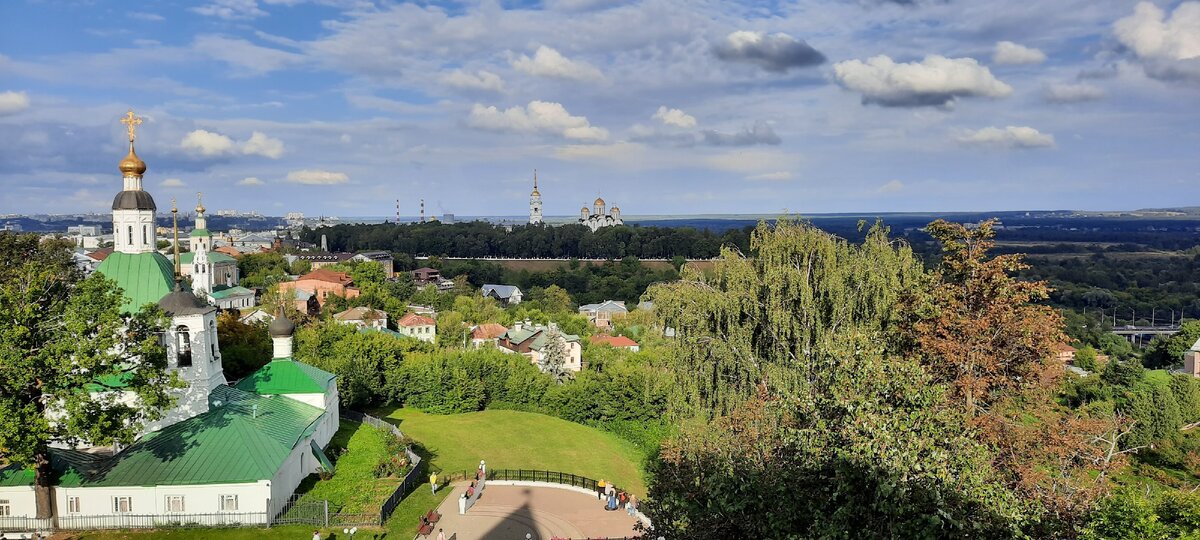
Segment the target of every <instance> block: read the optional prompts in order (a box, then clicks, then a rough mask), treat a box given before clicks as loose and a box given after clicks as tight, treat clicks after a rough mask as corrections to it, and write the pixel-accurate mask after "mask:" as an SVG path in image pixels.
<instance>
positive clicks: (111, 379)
mask: <svg viewBox="0 0 1200 540" xmlns="http://www.w3.org/2000/svg"><path fill="white" fill-rule="evenodd" d="M71 247H72V246H71V244H70V243H69V242H66V241H62V240H48V241H46V242H41V241H40V239H39V238H38V235H34V234H28V235H18V234H0V313H3V314H4V316H3V317H0V449H2V451H0V452H2V453H3V459H5V460H7V461H9V462H13V463H18V464H21V465H25V466H28V467H33V468H34V469H35V471H36V484H37V486H38V489H39V493H40V494H46V493H47V492H45V491H43V489H44V488H45V487H46V486H47V485H48V484H49V474H50V468H49V445H50V443H51V441H61V442H64V443H67V444H73V443H78V442H84V441H86V442H89V443H91V444H95V445H110V444H114V443H121V444H130V443H131V442H132V441H133V438H134V436H135V435H136V434H137V433H138V432H139V431H140V430H141V428H142V425H143V423H144V422H146V421H148V420H155V419H158V418H160V417H161V416H162V411H163V410H165V409H166V408H168V407H169V406H170V405H171V403H172V401H173V400H172V398H171V396H170V394H169V391H170V390H171V389H172V388H174V387H179V386H180V383H179V381H178V379H177V378H176V377H175V375H174V374H173V373H171V372H170V371H169V370H168V369H167V355H166V351H165V349H164V347H163V345H162V339H161V332H162V331H163V328H164V327H165V326H166V321H165V319H164V317H163V313H162V311H161V310H159V309H158V306H155V305H146V306H143V307H142V309H140V310H139V311H138V312H137V313H134V314H132V315H128V314H122V313H121V312H120V309H121V305H122V304H123V300H122V293H121V290H120V289H119V288H118V287H117V285H116V284H115V283H114V282H113V281H112V280H109V279H107V278H106V277H104V275H102V274H99V273H96V274H92V275H91V276H90V277H87V278H86V279H84V278H82V276H81V274H80V272H79V271H78V269H77V268H76V266H75V264H74V262H73V261H72V259H71V252H70V249H71ZM117 387H120V389H121V390H122V391H124V392H128V393H131V394H132V395H133V396H134V397H135V399H133V400H125V399H120V397H121V396H120V393H118V392H103V391H97V392H95V393H93V392H92V390H106V389H110V388H111V389H116V388H117ZM51 410H53V411H54V412H56V413H62V414H64V415H65V420H62V421H56V422H51V421H50V419H51V415H50V414H48V413H49V412H50V411H51ZM47 503H48V499H43V500H42V501H39V505H38V514H39V515H40V516H43V517H44V516H48V515H49V512H50V508H49V505H48V504H47Z"/></svg>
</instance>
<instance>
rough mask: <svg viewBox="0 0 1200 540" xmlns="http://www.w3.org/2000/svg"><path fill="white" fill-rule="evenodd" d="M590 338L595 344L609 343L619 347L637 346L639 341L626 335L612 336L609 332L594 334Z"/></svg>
mask: <svg viewBox="0 0 1200 540" xmlns="http://www.w3.org/2000/svg"><path fill="white" fill-rule="evenodd" d="M589 339H590V340H591V342H592V343H595V344H602V343H607V344H608V345H611V346H613V347H617V348H621V347H637V346H638V342H636V341H634V340H632V339H629V338H627V337H625V336H610V335H607V334H596V335H593V336H592V337H591V338H589Z"/></svg>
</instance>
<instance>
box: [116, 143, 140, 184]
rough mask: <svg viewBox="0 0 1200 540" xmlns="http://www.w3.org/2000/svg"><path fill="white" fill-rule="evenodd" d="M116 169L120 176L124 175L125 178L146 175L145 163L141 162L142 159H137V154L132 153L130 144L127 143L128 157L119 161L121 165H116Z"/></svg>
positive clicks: (131, 144)
mask: <svg viewBox="0 0 1200 540" xmlns="http://www.w3.org/2000/svg"><path fill="white" fill-rule="evenodd" d="M117 168H119V169H121V174H124V175H125V176H130V175H133V176H141V175H143V174H145V173H146V162H145V161H142V158H139V157H138V156H137V154H136V153H134V151H133V143H132V142H130V143H129V155H127V156H125V159H122V160H121V163H120V164H118V165H117Z"/></svg>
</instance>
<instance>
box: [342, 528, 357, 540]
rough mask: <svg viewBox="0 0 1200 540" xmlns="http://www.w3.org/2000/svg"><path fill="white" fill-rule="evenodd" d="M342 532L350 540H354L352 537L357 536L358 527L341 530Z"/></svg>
mask: <svg viewBox="0 0 1200 540" xmlns="http://www.w3.org/2000/svg"><path fill="white" fill-rule="evenodd" d="M342 532H344V533H346V535H347V536H349V537H350V540H354V535H356V534H358V527H351V528H349V529H342Z"/></svg>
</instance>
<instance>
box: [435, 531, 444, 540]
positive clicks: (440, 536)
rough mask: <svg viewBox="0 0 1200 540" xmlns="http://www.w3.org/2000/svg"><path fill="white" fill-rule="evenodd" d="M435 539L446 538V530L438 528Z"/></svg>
mask: <svg viewBox="0 0 1200 540" xmlns="http://www.w3.org/2000/svg"><path fill="white" fill-rule="evenodd" d="M437 540H446V531H444V530H442V529H438V537H437Z"/></svg>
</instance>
